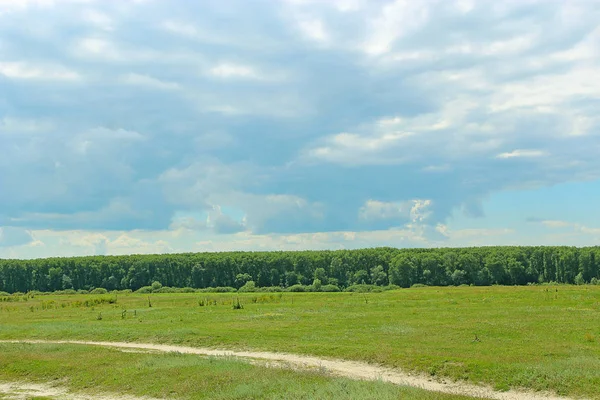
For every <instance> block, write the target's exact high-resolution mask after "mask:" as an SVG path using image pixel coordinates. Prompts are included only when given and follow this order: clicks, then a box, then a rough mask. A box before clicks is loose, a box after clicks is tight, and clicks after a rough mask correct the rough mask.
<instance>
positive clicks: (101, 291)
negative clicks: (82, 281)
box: [90, 287, 108, 294]
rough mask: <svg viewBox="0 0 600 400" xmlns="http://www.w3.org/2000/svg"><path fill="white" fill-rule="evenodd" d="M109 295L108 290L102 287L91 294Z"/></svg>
mask: <svg viewBox="0 0 600 400" xmlns="http://www.w3.org/2000/svg"><path fill="white" fill-rule="evenodd" d="M107 293H108V290H106V289H104V288H101V287H99V288H96V289H94V290H92V291H90V294H107Z"/></svg>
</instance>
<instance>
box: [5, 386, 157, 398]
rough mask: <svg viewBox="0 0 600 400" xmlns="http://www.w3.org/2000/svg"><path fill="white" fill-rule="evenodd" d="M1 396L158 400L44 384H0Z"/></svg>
mask: <svg viewBox="0 0 600 400" xmlns="http://www.w3.org/2000/svg"><path fill="white" fill-rule="evenodd" d="M0 395H3V396H4V397H2V398H3V399H6V400H29V399H31V398H32V397H34V398H36V397H41V398H51V399H57V400H158V399H151V398H148V397H133V396H124V395H121V394H113V395H110V394H106V393H105V394H102V395H99V394H83V393H70V392H69V391H68V390H67V389H65V388H62V387H60V386H55V385H49V384H42V383H25V382H11V383H0Z"/></svg>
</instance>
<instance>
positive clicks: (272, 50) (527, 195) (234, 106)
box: [0, 0, 600, 259]
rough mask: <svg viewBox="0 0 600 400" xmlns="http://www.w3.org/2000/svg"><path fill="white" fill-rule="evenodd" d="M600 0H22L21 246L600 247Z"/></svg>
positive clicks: (4, 174) (6, 164)
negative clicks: (599, 203) (198, 0)
mask: <svg viewBox="0 0 600 400" xmlns="http://www.w3.org/2000/svg"><path fill="white" fill-rule="evenodd" d="M599 5H600V2H599V1H584V0H573V1H569V2H545V1H540V0H523V1H514V0H502V1H497V2H493V3H492V2H486V1H477V0H463V1H456V2H444V1H440V0H423V1H420V2H410V1H405V0H394V1H392V0H381V1H378V2H373V1H367V0H336V1H334V0H332V1H329V2H322V1H317V0H260V1H257V2H252V3H251V4H250V3H249V2H244V1H239V0H237V1H231V2H227V3H226V4H223V3H220V2H217V1H207V2H202V3H194V2H187V1H181V2H163V1H159V0H131V1H122V2H121V1H99V0H85V1H83V0H56V1H46V0H22V1H19V2H15V1H12V0H0V91H1V92H2V93H4V96H2V97H1V98H0V149H2V150H3V156H2V157H1V158H0V259H39V258H49V257H83V256H93V255H116V256H118V255H142V254H180V253H203V252H211V253H212V252H231V251H253V252H258V251H260V252H262V251H306V250H342V249H346V250H354V249H365V248H379V247H393V248H466V247H482V246H485V247H489V246H569V247H572V246H575V247H579V248H581V247H589V246H596V245H599V244H600V214H599V213H598V212H597V210H596V208H597V199H600V158H599V157H598V154H600V137H599V135H600V116H598V115H597V114H598V113H597V110H598V109H600V50H599V49H600V22H598V21H600V7H598V6H599Z"/></svg>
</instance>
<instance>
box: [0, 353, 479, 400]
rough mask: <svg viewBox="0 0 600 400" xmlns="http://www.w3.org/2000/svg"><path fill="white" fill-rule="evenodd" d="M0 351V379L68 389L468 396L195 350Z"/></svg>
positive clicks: (182, 395)
mask: <svg viewBox="0 0 600 400" xmlns="http://www.w3.org/2000/svg"><path fill="white" fill-rule="evenodd" d="M0 354H2V358H1V359H0V380H7V381H21V380H24V379H27V380H32V379H34V380H37V381H39V382H44V383H47V382H50V381H58V382H59V384H61V385H66V386H68V387H69V388H70V389H71V390H72V391H76V392H87V393H91V394H95V393H96V394H100V393H105V392H109V393H114V394H123V393H124V394H130V395H135V396H150V397H155V398H177V399H374V398H376V399H409V400H410V399H415V400H416V399H425V400H427V399H431V400H433V399H441V400H462V399H470V398H468V397H462V396H452V395H444V394H440V393H432V392H426V391H423V390H419V389H413V388H406V387H398V386H395V385H392V384H387V383H382V382H360V381H352V380H349V379H343V378H334V377H330V376H327V375H323V374H320V373H318V372H297V371H296V372H295V371H289V370H284V369H277V368H266V367H261V366H256V365H250V364H248V363H246V362H241V361H237V360H232V359H222V358H218V359H217V358H203V357H198V356H193V355H181V354H160V353H158V354H137V353H123V352H120V351H118V350H112V349H105V348H94V347H90V346H78V345H60V346H58V345H47V344H44V345H39V344H36V345H24V344H0ZM0 398H2V397H1V395H0Z"/></svg>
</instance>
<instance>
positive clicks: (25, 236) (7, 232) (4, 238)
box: [0, 226, 34, 247]
mask: <svg viewBox="0 0 600 400" xmlns="http://www.w3.org/2000/svg"><path fill="white" fill-rule="evenodd" d="M33 241H34V238H33V236H32V235H31V232H29V231H27V230H25V229H22V228H18V227H12V226H4V227H0V247H12V246H23V245H27V244H29V243H31V242H33Z"/></svg>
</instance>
